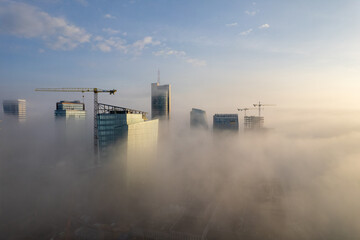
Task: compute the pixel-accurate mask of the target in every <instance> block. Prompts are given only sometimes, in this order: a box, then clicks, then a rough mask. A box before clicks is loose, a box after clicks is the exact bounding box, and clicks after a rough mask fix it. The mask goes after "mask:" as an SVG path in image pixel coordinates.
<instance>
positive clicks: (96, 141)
mask: <svg viewBox="0 0 360 240" xmlns="http://www.w3.org/2000/svg"><path fill="white" fill-rule="evenodd" d="M35 91H42V92H81V93H85V92H93V93H94V154H95V157H96V163H97V158H98V151H99V146H98V143H99V136H98V122H97V115H98V113H99V102H98V93H109V94H110V95H114V94H115V92H116V91H117V90H116V89H112V90H103V89H99V88H36V89H35Z"/></svg>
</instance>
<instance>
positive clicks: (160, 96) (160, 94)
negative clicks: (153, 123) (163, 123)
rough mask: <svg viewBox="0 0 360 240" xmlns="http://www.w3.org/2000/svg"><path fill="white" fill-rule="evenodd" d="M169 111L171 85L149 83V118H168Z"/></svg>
mask: <svg viewBox="0 0 360 240" xmlns="http://www.w3.org/2000/svg"><path fill="white" fill-rule="evenodd" d="M170 112H171V86H170V84H167V85H160V83H159V81H158V82H157V83H152V84H151V118H152V119H160V120H164V119H165V120H169V119H170Z"/></svg>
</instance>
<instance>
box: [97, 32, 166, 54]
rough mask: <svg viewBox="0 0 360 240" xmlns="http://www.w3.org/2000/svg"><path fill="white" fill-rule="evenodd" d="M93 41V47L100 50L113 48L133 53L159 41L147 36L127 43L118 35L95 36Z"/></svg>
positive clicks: (139, 51) (105, 50)
mask: <svg viewBox="0 0 360 240" xmlns="http://www.w3.org/2000/svg"><path fill="white" fill-rule="evenodd" d="M93 40H94V41H95V42H97V43H95V45H94V46H95V49H99V50H100V51H102V52H111V51H113V50H117V51H121V52H123V53H132V54H135V55H139V54H141V52H142V51H143V50H144V49H145V48H146V47H147V46H149V45H151V46H155V45H159V44H160V42H159V41H154V40H153V38H152V37H150V36H147V37H144V38H143V39H141V40H138V41H135V42H134V43H129V44H128V43H127V42H126V40H125V39H123V38H120V37H110V38H104V37H102V36H96V37H95V38H94V39H93Z"/></svg>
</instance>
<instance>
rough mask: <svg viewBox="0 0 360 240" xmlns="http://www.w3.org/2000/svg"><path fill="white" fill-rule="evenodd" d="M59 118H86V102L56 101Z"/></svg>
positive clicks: (57, 116)
mask: <svg viewBox="0 0 360 240" xmlns="http://www.w3.org/2000/svg"><path fill="white" fill-rule="evenodd" d="M55 117H56V118H57V119H62V118H64V119H85V117H86V111H85V104H84V103H81V102H80V101H60V102H57V103H56V110H55Z"/></svg>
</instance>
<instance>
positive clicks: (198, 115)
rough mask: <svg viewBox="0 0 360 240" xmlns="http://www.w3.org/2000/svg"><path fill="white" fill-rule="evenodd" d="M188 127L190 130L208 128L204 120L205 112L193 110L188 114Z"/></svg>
mask: <svg viewBox="0 0 360 240" xmlns="http://www.w3.org/2000/svg"><path fill="white" fill-rule="evenodd" d="M190 126H191V127H192V128H205V129H207V128H208V123H207V119H206V112H205V111H203V110H201V109H197V108H193V109H192V110H191V112H190Z"/></svg>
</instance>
